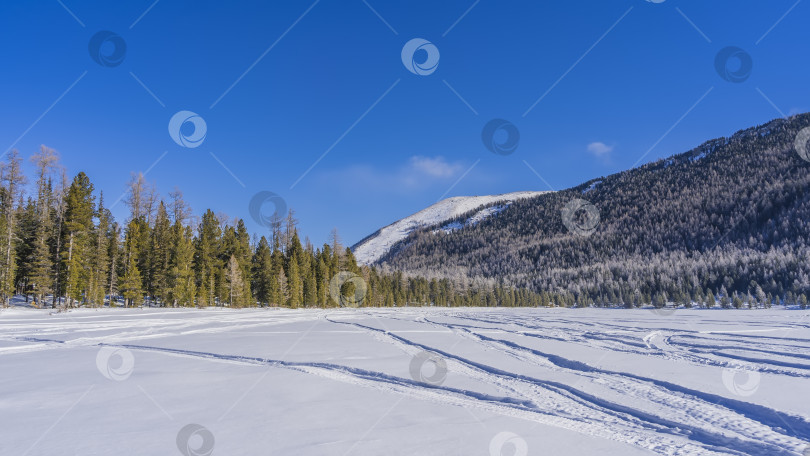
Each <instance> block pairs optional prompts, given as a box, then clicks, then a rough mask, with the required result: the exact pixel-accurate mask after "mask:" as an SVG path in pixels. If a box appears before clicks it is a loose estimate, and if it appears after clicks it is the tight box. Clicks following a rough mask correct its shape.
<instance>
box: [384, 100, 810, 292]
mask: <svg viewBox="0 0 810 456" xmlns="http://www.w3.org/2000/svg"><path fill="white" fill-rule="evenodd" d="M808 126H810V114H802V115H798V116H794V117H791V118H789V119H778V120H775V121H772V122H770V123H768V124H766V125H762V126H759V127H755V128H750V129H747V130H744V131H741V132H738V133H737V134H735V135H733V136H732V137H730V138H719V139H716V140H713V141H709V142H707V143H705V144H703V145H701V146H700V147H698V148H696V149H694V150H692V151H690V152H687V153H684V154H679V155H675V156H672V157H669V158H667V159H662V160H659V161H657V162H655V163H650V164H647V165H644V166H641V167H640V168H636V169H632V170H629V171H625V172H621V173H618V174H614V175H611V176H607V177H604V178H600V179H595V180H593V181H590V182H586V183H584V184H582V185H579V186H577V187H573V188H570V189H567V190H563V191H559V192H553V193H548V194H545V195H541V196H538V197H535V198H531V199H525V200H520V201H517V202H515V203H513V204H511V205H510V206H509V207H508V208H507V209H505V210H503V211H502V212H500V213H499V214H498V215H497V216H493V217H490V218H488V219H485V220H483V221H482V222H480V223H478V224H469V225H468V226H465V227H464V228H461V229H458V230H455V231H452V232H449V233H445V232H444V231H441V230H436V227H428V228H425V229H423V230H420V231H418V232H415V233H413V234H412V235H411V236H409V237H408V238H407V239H405V240H403V241H402V242H401V243H399V244H398V245H396V246H395V247H394V248H393V249H392V250H391V253H390V254H389V255H388V256H387V257H385V258H383V259H382V261H381V264H382V265H383V266H387V267H390V268H391V269H396V270H401V271H407V272H409V273H411V274H420V275H425V274H431V273H436V272H438V273H441V274H442V275H444V276H447V277H472V278H481V279H488V280H497V281H502V282H503V283H507V284H509V285H511V286H514V287H518V288H528V289H531V290H533V291H535V292H537V293H541V294H542V293H550V294H551V295H554V296H559V297H564V298H565V301H566V302H575V303H577V304H578V305H596V306H602V305H604V306H626V307H637V306H642V305H650V304H652V305H654V306H658V307H660V306H664V305H671V304H673V303H674V304H683V305H691V304H693V303H695V304H698V305H708V306H714V305H718V306H724V307H749V306H750V307H755V306H771V305H800V306H802V307H806V305H807V302H808V298H809V297H810V173H808V171H810V163H807V162H806V161H804V160H802V158H801V157H800V156H799V154H798V153H797V151H796V150H795V148H796V146H795V141H796V138H797V135H798V133H799V132H800V131H801V130H802V129H804V128H807V127H808ZM574 199H583V200H587V201H588V202H590V203H591V204H592V205H593V206H595V208H596V210H597V211H598V213H599V221H598V224H597V225H596V228H595V230H594V231H593V233H592V234H590V235H587V236H581V235H578V234H577V233H576V232H572V231H570V230H569V229H568V227H567V226H566V225H565V223H564V221H563V215H562V210H563V208H564V207H565V206H566V204H568V203H569V202H571V201H572V200H574ZM468 215H469V214H468ZM576 216H577V217H578V218H577V219H576V220H577V221H579V222H583V221H584V219H585V218H587V214H586V213H584V212H583V211H580V213H578V214H576Z"/></svg>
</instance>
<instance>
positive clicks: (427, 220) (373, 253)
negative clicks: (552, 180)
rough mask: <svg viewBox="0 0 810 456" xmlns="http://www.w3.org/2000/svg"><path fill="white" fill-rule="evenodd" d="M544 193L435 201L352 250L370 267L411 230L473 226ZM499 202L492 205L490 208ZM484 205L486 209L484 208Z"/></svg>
mask: <svg viewBox="0 0 810 456" xmlns="http://www.w3.org/2000/svg"><path fill="white" fill-rule="evenodd" d="M544 193H548V192H514V193H504V194H502V195H485V196H456V197H453V198H447V199H444V200H441V201H439V202H438V203H436V204H434V205H432V206H430V207H428V208H426V209H423V210H421V211H419V212H417V213H415V214H413V215H411V216H409V217H405V218H404V219H401V220H399V221H396V222H394V223H392V224H390V225H388V226H386V227H385V228H382V229H380V230H378V231H377V232H376V233H374V234H372V235H371V236H368V237H366V238H365V239H363V240H362V241H360V242H358V243H357V244H355V245H354V246H353V247H352V250H353V251H354V256H355V258H357V262H358V263H362V264H372V263H375V262H376V261H377V260H379V259H380V258H382V257H383V256H384V255H385V254H386V253H388V251H389V250H390V249H391V247H393V246H394V245H395V244H396V243H397V242H399V241H401V240H403V239H405V238H406V237H408V235H409V234H411V233H412V232H413V231H414V230H417V229H419V228H426V227H431V226H436V228H437V229H442V230H445V231H452V230H453V229H457V228H461V227H462V226H464V225H467V224H475V223H478V222H480V221H481V220H484V219H485V218H487V217H491V216H493V215H495V214H497V213H499V212H500V211H502V210H503V209H505V208H506V207H507V206H509V205H510V204H511V203H512V202H514V201H516V200H519V199H523V198H531V197H533V196H538V195H542V194H544ZM495 203H499V204H497V205H496V206H492V205H493V204H495ZM485 206H487V207H485ZM477 208H481V210H480V211H478V212H475V213H474V214H473V215H472V216H471V217H469V218H468V219H467V220H465V221H463V222H454V223H450V224H447V225H442V224H443V223H444V222H447V221H449V220H453V219H455V218H457V217H459V216H461V215H464V214H466V213H468V212H471V211H474V210H475V209H477Z"/></svg>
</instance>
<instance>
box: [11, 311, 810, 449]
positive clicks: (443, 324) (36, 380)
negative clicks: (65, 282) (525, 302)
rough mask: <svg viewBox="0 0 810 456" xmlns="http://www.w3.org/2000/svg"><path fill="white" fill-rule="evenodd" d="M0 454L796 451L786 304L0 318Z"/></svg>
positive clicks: (796, 408)
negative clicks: (663, 311)
mask: <svg viewBox="0 0 810 456" xmlns="http://www.w3.org/2000/svg"><path fill="white" fill-rule="evenodd" d="M0 366H1V368H0V453H2V454H3V455H15V456H26V455H55V454H59V455H74V454H76V455H111V454H143V455H157V454H160V455H171V454H185V455H192V454H215V455H216V454H220V455H250V454H285V455H382V454H385V455H465V456H470V455H504V456H506V455H521V456H527V455H569V454H571V455H623V456H624V455H641V454H680V455H697V454H758V455H779V454H792V455H797V454H798V455H800V454H802V453H803V452H804V451H805V449H806V447H807V444H808V440H810V395H808V392H809V391H810V388H809V386H810V382H809V381H808V378H810V317H809V316H808V313H807V312H805V311H785V310H768V311H765V310H758V311H707V310H702V311H701V310H678V311H676V312H674V313H672V314H671V315H659V314H657V313H654V312H652V311H650V310H597V309H587V310H583V309H580V310H567V309H521V310H504V309H497V310H486V309H472V310H469V309H396V310H372V309H357V310H344V309H340V310H300V311H292V310H279V309H255V310H241V311H236V310H222V309H204V310H188V309H186V310H183V309H178V310H174V309H129V310H124V309H111V310H110V309H105V310H89V309H85V310H76V311H72V312H69V313H61V314H55V315H51V314H50V313H49V311H47V310H35V309H11V310H2V311H0Z"/></svg>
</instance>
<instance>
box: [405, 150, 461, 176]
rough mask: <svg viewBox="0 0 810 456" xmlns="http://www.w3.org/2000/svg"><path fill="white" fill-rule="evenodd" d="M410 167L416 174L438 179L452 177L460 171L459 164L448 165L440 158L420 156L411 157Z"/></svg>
mask: <svg viewBox="0 0 810 456" xmlns="http://www.w3.org/2000/svg"><path fill="white" fill-rule="evenodd" d="M410 166H411V168H412V169H413V170H414V171H416V172H418V173H421V174H426V175H428V176H431V177H438V178H448V177H453V176H455V175H456V174H458V173H459V172H461V170H462V165H461V164H459V163H448V162H447V161H446V160H445V159H444V157H442V156H437V157H432V158H431V157H423V156H420V155H417V156H413V157H411V159H410Z"/></svg>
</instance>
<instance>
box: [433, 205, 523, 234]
mask: <svg viewBox="0 0 810 456" xmlns="http://www.w3.org/2000/svg"><path fill="white" fill-rule="evenodd" d="M511 204H512V202H511V201H509V202H507V203H505V204H498V205H496V206H489V207H485V208H483V209H481V210H480V211H478V212H476V213H475V214H473V216H472V217H470V218H468V219H467V220H464V221H458V220H455V221H452V222H450V223H447V224H444V225H442V227H441V228H439V229H438V230H433V233H439V232H444V233H450V232H453V231H456V230H460V229H462V228H464V227H465V226H473V225H477V224H478V223H479V222H481V221H482V220H484V219H486V218H489V217H491V216H493V215H495V214H498V213H500V212H502V211H503V210H504V209H506V208H507V207H509V206H510V205H511Z"/></svg>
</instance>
